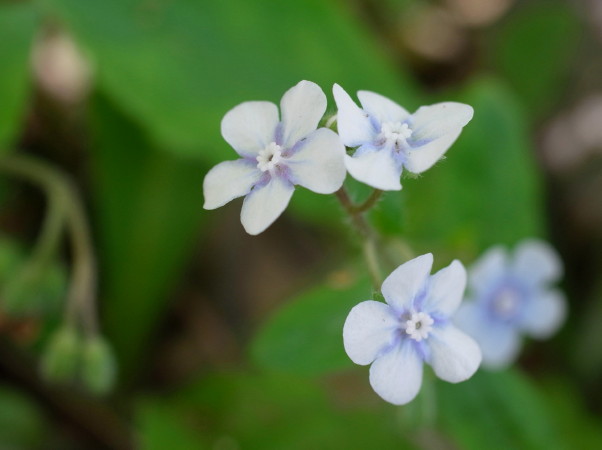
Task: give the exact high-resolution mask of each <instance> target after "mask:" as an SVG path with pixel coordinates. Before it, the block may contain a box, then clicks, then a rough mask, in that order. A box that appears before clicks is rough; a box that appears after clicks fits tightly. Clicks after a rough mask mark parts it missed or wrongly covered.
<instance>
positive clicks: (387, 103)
mask: <svg viewBox="0 0 602 450" xmlns="http://www.w3.org/2000/svg"><path fill="white" fill-rule="evenodd" d="M357 98H359V99H360V103H361V104H362V108H364V111H366V112H367V113H368V114H370V115H371V116H372V117H374V118H375V119H376V120H377V121H378V122H380V123H385V122H403V121H404V120H406V119H407V118H408V117H409V116H410V113H409V112H407V111H406V110H405V109H404V108H402V107H401V106H399V105H398V104H397V103H395V102H394V101H392V100H390V99H388V98H387V97H384V96H382V95H380V94H377V93H376V92H370V91H358V93H357Z"/></svg>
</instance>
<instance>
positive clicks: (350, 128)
mask: <svg viewBox="0 0 602 450" xmlns="http://www.w3.org/2000/svg"><path fill="white" fill-rule="evenodd" d="M333 94H334V99H335V101H336V104H337V107H338V113H337V114H338V119H337V121H338V131H339V135H340V136H341V140H342V141H343V143H344V144H345V145H346V146H347V147H353V148H355V147H357V150H356V151H355V153H354V155H353V156H345V165H346V166H347V170H348V171H349V173H350V174H351V176H352V177H354V178H355V179H357V180H359V181H361V182H362V183H366V184H368V185H370V186H372V187H374V188H377V189H382V190H385V191H398V190H400V189H401V183H400V177H401V172H402V171H403V168H404V167H405V168H406V169H407V170H409V171H410V172H413V173H421V172H424V171H425V170H427V169H429V168H430V167H431V166H432V165H433V164H435V163H436V162H437V161H438V160H439V159H440V158H441V157H442V156H443V154H444V153H445V152H446V151H447V149H448V148H449V147H450V146H451V145H452V144H453V143H454V141H455V140H456V139H457V137H458V136H459V135H460V132H461V131H462V127H464V125H466V124H467V123H468V122H469V121H470V119H472V115H473V109H472V107H471V106H469V105H465V104H463V103H455V102H445V103H437V104H435V105H431V106H422V107H420V108H419V109H418V110H417V111H416V112H415V113H414V114H410V113H408V112H407V111H406V110H405V109H404V108H402V107H401V106H399V105H398V104H397V103H395V102H393V101H391V100H389V99H388V98H386V97H383V96H382V95H379V94H375V93H374V92H368V91H359V92H358V93H357V96H358V98H359V100H360V102H361V104H362V107H363V109H362V108H359V107H358V106H357V105H356V104H355V103H354V101H353V100H352V99H351V97H350V96H349V94H347V92H345V91H344V90H343V88H341V86H339V85H338V84H335V85H334V87H333Z"/></svg>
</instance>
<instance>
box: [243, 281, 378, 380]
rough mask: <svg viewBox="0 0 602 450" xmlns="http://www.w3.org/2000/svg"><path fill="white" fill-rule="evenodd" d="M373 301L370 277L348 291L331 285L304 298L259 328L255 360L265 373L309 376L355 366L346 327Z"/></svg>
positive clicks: (287, 305)
mask: <svg viewBox="0 0 602 450" xmlns="http://www.w3.org/2000/svg"><path fill="white" fill-rule="evenodd" d="M342 275H343V276H344V277H351V279H353V277H354V275H353V274H346V275H345V274H342ZM370 298H371V288H370V285H369V283H368V281H367V280H366V279H365V278H364V277H361V278H359V279H357V280H354V282H353V284H347V285H344V286H342V287H334V286H331V285H327V284H325V285H322V286H319V287H316V288H313V289H311V290H309V291H308V292H305V293H303V294H301V295H300V296H298V297H297V298H295V299H293V300H291V301H289V302H287V303H286V304H284V305H283V306H282V307H281V308H280V309H279V310H277V311H276V313H275V314H274V315H273V316H272V317H271V318H269V319H268V320H267V322H266V323H265V324H264V325H263V327H262V328H261V329H260V330H259V332H258V333H257V335H256V336H255V339H254V340H253V342H252V344H251V357H252V359H253V361H254V362H255V363H256V364H257V365H258V366H260V367H262V368H264V369H269V370H275V371H282V372H292V373H297V374H303V375H317V374H322V373H327V372H331V371H335V370H339V369H342V368H345V367H349V366H352V365H353V363H352V362H351V360H350V359H349V357H348V356H347V355H346V354H345V350H344V349H343V324H344V323H345V318H346V317H347V314H349V311H350V310H351V308H353V306H355V305H356V304H358V303H359V302H361V301H363V300H368V299H370Z"/></svg>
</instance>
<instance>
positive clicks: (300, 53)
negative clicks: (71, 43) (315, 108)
mask: <svg viewBox="0 0 602 450" xmlns="http://www.w3.org/2000/svg"><path fill="white" fill-rule="evenodd" d="M49 3H50V5H51V6H52V8H53V12H54V13H55V14H57V15H58V16H59V17H61V18H62V19H63V20H64V21H65V22H66V24H67V25H68V26H69V28H71V30H72V31H73V32H74V34H75V36H76V37H77V38H78V40H79V41H80V42H81V44H82V45H83V46H84V47H85V48H86V49H87V50H88V51H89V52H90V54H91V55H92V56H93V59H94V62H95V64H96V65H97V67H98V81H99V83H100V86H101V88H102V89H103V91H105V92H106V93H107V94H108V95H109V96H110V98H111V99H112V100H113V101H114V102H115V103H116V104H117V105H118V107H119V108H120V109H123V111H125V112H126V113H127V114H128V115H129V116H130V117H133V118H134V119H135V120H136V121H137V123H139V124H140V125H142V126H143V127H144V129H145V131H146V132H147V133H148V135H149V136H150V137H151V139H152V140H153V141H155V142H157V143H158V147H159V148H160V149H163V150H168V151H173V152H177V153H180V154H186V155H194V156H195V157H201V158H203V159H204V160H205V161H207V162H211V163H216V162H219V161H223V160H224V159H228V158H230V159H235V158H236V154H235V153H234V151H232V150H230V149H229V148H228V146H227V144H226V143H225V142H224V141H223V139H222V138H221V136H220V131H219V123H220V121H221V119H222V117H223V115H224V114H225V113H226V111H228V110H229V109H230V108H232V107H233V106H235V105H237V104H238V103H241V102H243V101H245V100H263V99H265V100H271V101H273V102H276V103H277V102H278V101H279V99H280V97H281V96H282V94H283V93H284V91H285V90H287V89H288V88H290V87H291V86H293V85H294V84H295V83H297V82H298V81H299V80H300V79H309V80H312V81H315V82H317V83H318V84H319V85H320V86H322V87H323V88H324V89H325V90H326V92H329V91H330V87H331V86H332V84H333V83H334V82H339V83H343V84H345V85H346V86H348V87H349V88H365V89H368V88H374V89H376V87H378V90H379V92H383V93H384V94H387V93H396V94H397V96H398V97H399V98H400V99H405V100H406V101H413V102H415V99H414V98H413V96H412V95H411V92H410V91H409V89H408V87H409V85H410V83H409V80H408V79H404V78H401V79H400V76H401V75H403V74H400V73H397V74H396V73H395V70H393V67H392V65H391V64H390V63H388V62H387V60H386V59H385V58H384V57H383V56H384V54H383V52H382V50H380V49H379V47H378V46H377V43H376V41H375V39H374V38H373V37H372V36H370V35H369V34H368V33H366V32H365V31H364V30H363V28H362V26H361V24H359V23H354V22H353V21H352V20H351V18H350V17H349V15H348V13H346V11H345V9H344V8H343V7H342V5H338V4H336V3H334V2H323V1H320V0H303V1H297V2H280V1H277V0H255V1H251V2H249V1H247V0H227V1H220V2H197V1H187V0H178V1H158V2H153V3H152V4H150V3H149V4H145V3H140V2H138V1H135V0H128V1H124V0H107V1H103V2H92V3H89V2H81V1H79V0H51V1H50V2H49ZM399 81H401V82H399ZM402 94H403V95H402ZM331 107H332V106H331ZM215 149H221V150H220V151H215Z"/></svg>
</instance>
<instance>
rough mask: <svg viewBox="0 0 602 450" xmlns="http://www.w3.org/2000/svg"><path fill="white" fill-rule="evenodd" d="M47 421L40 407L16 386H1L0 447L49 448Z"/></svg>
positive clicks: (16, 449)
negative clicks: (15, 387) (47, 445)
mask: <svg viewBox="0 0 602 450" xmlns="http://www.w3.org/2000/svg"><path fill="white" fill-rule="evenodd" d="M47 430H48V427H47V423H46V421H45V420H44V417H43V416H42V414H41V413H40V411H39V409H38V407H37V406H36V404H35V403H33V402H32V401H31V400H30V399H29V398H27V397H26V396H24V395H22V394H21V393H19V392H18V391H17V390H15V389H14V388H11V387H8V386H0V448H2V449H6V450H9V449H10V450H34V449H43V448H48V447H46V444H48V442H47V441H46V432H47Z"/></svg>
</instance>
